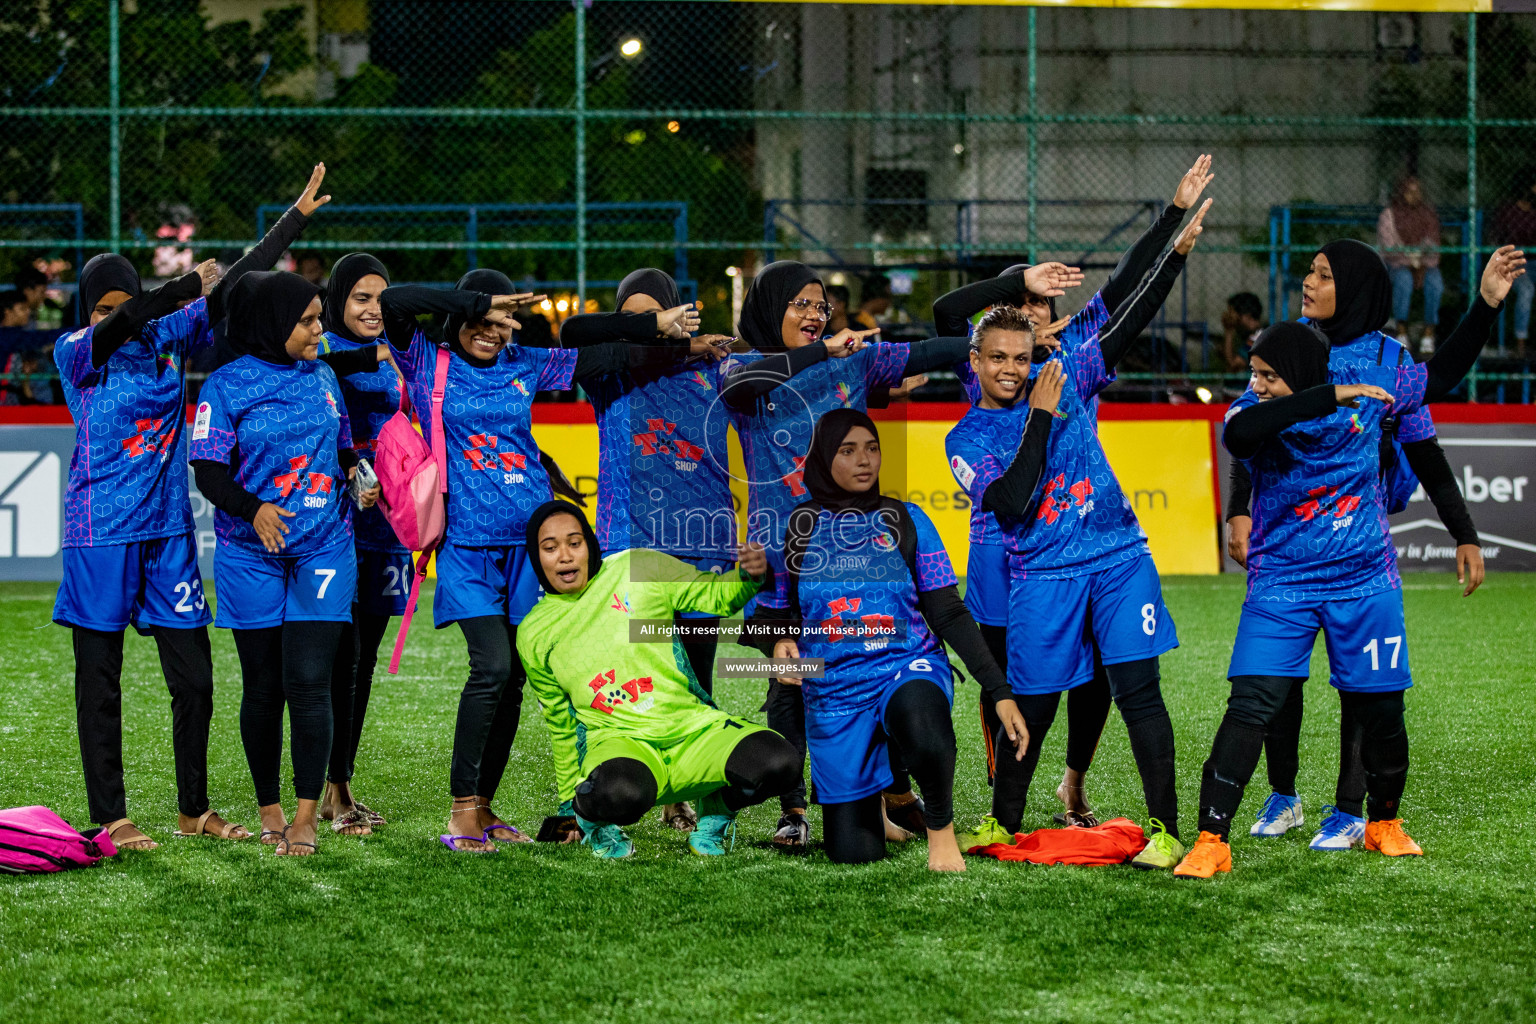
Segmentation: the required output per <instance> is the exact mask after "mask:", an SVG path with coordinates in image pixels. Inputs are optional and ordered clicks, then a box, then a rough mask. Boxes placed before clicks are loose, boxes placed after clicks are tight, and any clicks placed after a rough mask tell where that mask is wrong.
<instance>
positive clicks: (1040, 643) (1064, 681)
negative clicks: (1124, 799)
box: [946, 200, 1211, 868]
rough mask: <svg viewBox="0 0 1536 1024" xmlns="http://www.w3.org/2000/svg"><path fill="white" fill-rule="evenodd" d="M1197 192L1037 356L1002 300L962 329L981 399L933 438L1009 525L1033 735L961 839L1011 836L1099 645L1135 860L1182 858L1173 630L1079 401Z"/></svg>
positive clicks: (1019, 650) (1145, 308)
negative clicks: (1159, 237) (1120, 725)
mask: <svg viewBox="0 0 1536 1024" xmlns="http://www.w3.org/2000/svg"><path fill="white" fill-rule="evenodd" d="M1210 205H1211V201H1210V200H1206V201H1205V203H1204V204H1202V205H1201V207H1200V209H1199V211H1198V212H1197V213H1196V214H1195V216H1194V219H1193V220H1191V221H1190V223H1189V225H1188V226H1187V227H1186V228H1185V229H1184V231H1183V232H1182V234H1180V236H1179V238H1178V239H1177V240H1176V241H1175V243H1174V245H1173V247H1172V248H1171V249H1168V250H1167V251H1165V252H1164V253H1163V254H1162V255H1161V256H1160V257H1159V258H1158V260H1157V262H1156V263H1155V264H1154V265H1153V268H1152V270H1151V271H1149V272H1148V274H1147V276H1146V278H1145V279H1144V280H1142V282H1141V283H1140V284H1139V285H1138V286H1137V288H1136V290H1135V291H1134V292H1133V293H1132V295H1131V297H1130V298H1129V299H1128V300H1127V301H1126V302H1125V303H1124V304H1123V305H1121V307H1120V308H1119V309H1118V310H1117V311H1116V312H1115V314H1114V315H1113V316H1111V317H1110V319H1109V321H1108V322H1107V323H1106V324H1105V326H1104V328H1103V329H1102V330H1101V331H1100V332H1098V334H1097V336H1096V337H1093V338H1090V339H1089V340H1087V341H1085V342H1083V343H1082V344H1081V345H1078V346H1075V347H1073V348H1062V349H1060V350H1058V351H1056V352H1054V353H1048V355H1049V358H1048V359H1047V360H1046V361H1045V362H1042V363H1035V362H1034V361H1033V360H1034V358H1035V351H1036V346H1035V339H1034V336H1033V322H1032V321H1031V320H1030V319H1028V318H1027V317H1025V316H1023V315H1022V314H1021V313H1020V312H1019V311H1018V310H1015V309H1012V308H1009V307H999V308H997V309H994V310H993V311H992V312H991V313H989V314H988V315H987V317H984V318H983V319H982V321H981V323H980V324H979V325H978V326H977V329H976V331H975V332H974V333H973V335H972V344H973V354H972V356H971V365H972V367H973V369H974V370H975V372H976V375H977V377H978V379H979V381H980V382H981V384H982V387H983V391H984V396H985V399H986V400H985V402H984V403H981V404H978V405H976V406H974V407H973V408H972V409H971V410H970V411H969V412H967V413H966V415H965V417H963V418H962V419H961V420H960V422H959V423H958V424H957V425H956V426H955V429H954V430H952V431H950V433H949V435H948V438H947V439H946V448H947V451H948V454H949V456H950V463H951V466H952V468H953V470H954V472H955V474H956V476H957V478H958V479H960V480H961V481H962V483H963V484H964V485H965V486H966V488H967V490H968V491H971V492H972V493H974V494H977V495H979V496H980V503H981V505H982V508H983V509H984V510H986V511H990V512H993V513H995V514H996V515H997V517H998V522H999V523H1000V524H1001V525H1002V527H1003V528H1004V529H1005V530H1006V532H1007V543H1008V564H1009V575H1010V586H1009V602H1008V609H1009V622H1008V638H1009V644H1010V647H1011V648H1012V649H1011V650H1010V651H1009V658H1008V681H1009V684H1010V685H1011V687H1012V689H1013V692H1014V694H1015V696H1016V698H1019V699H1020V710H1021V711H1022V712H1023V714H1024V719H1025V721H1026V723H1028V726H1029V732H1030V736H1031V738H1032V740H1033V742H1032V743H1031V748H1030V750H1029V752H1028V753H1027V754H1026V755H1025V757H1024V758H1023V759H1022V760H1018V761H1012V762H1011V761H1009V760H1008V759H1006V758H1004V759H1000V760H999V761H998V762H997V779H996V782H995V783H994V787H993V793H992V802H993V807H992V814H991V815H988V816H987V817H985V818H983V819H982V823H981V827H980V828H978V829H977V830H976V831H975V832H973V833H972V834H971V835H969V836H967V837H966V838H965V840H964V841H963V842H962V848H964V849H975V848H977V847H980V846H987V845H991V844H992V843H998V842H1010V841H1011V839H1012V836H1013V833H1014V831H1015V830H1016V829H1017V828H1018V825H1019V821H1020V819H1021V817H1022V815H1023V811H1024V802H1025V798H1026V796H1027V793H1028V788H1029V783H1030V781H1031V778H1032V776H1033V774H1034V769H1035V765H1036V763H1037V761H1038V757H1039V747H1040V743H1041V742H1042V741H1043V739H1044V736H1045V733H1046V732H1047V731H1048V730H1049V728H1050V725H1051V721H1052V720H1053V719H1054V717H1055V713H1056V708H1057V704H1058V702H1059V700H1060V694H1061V693H1062V691H1065V690H1070V689H1072V688H1074V687H1077V686H1081V685H1083V684H1085V683H1088V682H1089V681H1090V680H1091V679H1092V678H1093V672H1094V650H1095V648H1097V651H1098V653H1099V657H1100V660H1101V661H1102V663H1103V665H1104V668H1105V672H1106V674H1107V675H1108V678H1109V686H1110V691H1111V694H1112V696H1113V697H1114V700H1115V703H1116V704H1117V705H1118V706H1119V708H1120V713H1121V717H1122V718H1123V719H1124V721H1125V724H1126V728H1127V730H1128V732H1129V733H1130V740H1131V750H1132V753H1133V754H1134V756H1135V758H1136V766H1137V770H1138V771H1139V772H1140V774H1141V779H1142V787H1143V791H1144V793H1145V795H1146V800H1147V808H1148V812H1149V814H1150V816H1151V820H1152V824H1153V826H1154V828H1156V829H1157V831H1156V833H1155V834H1154V835H1153V836H1152V839H1151V841H1150V842H1149V843H1148V845H1147V847H1146V849H1145V850H1143V851H1142V853H1141V854H1139V855H1138V856H1137V858H1136V861H1135V863H1136V865H1137V866H1138V867H1143V868H1171V867H1173V865H1174V864H1176V863H1177V862H1178V858H1179V857H1180V856H1182V855H1183V847H1182V846H1181V845H1180V844H1179V841H1178V821H1177V816H1178V796H1177V793H1176V791H1175V788H1174V776H1173V770H1174V762H1173V726H1172V724H1171V723H1170V721H1169V719H1168V712H1167V709H1166V708H1165V706H1164V704H1163V698H1162V691H1161V688H1160V685H1159V679H1160V673H1159V670H1158V661H1157V659H1158V656H1159V655H1161V654H1163V653H1164V652H1166V651H1168V650H1171V649H1172V648H1174V647H1176V646H1177V645H1178V636H1177V634H1176V633H1175V631H1174V627H1173V623H1172V621H1171V618H1170V616H1169V615H1168V613H1167V609H1166V608H1165V607H1164V605H1163V599H1162V588H1161V586H1160V584H1159V581H1158V576H1157V568H1156V566H1155V565H1154V564H1153V562H1152V556H1151V553H1150V552H1149V551H1148V549H1147V543H1146V535H1145V534H1144V533H1143V532H1142V530H1141V527H1140V525H1139V524H1138V523H1137V521H1136V515H1135V513H1134V512H1133V511H1132V509H1131V504H1130V501H1129V500H1128V499H1127V498H1126V496H1125V493H1124V492H1123V491H1122V490H1121V488H1120V484H1119V481H1118V480H1117V479H1116V478H1115V475H1114V472H1113V471H1112V470H1111V469H1110V466H1109V461H1108V459H1107V458H1106V457H1105V455H1104V449H1103V445H1102V444H1101V442H1100V440H1099V436H1098V430H1097V427H1096V410H1095V408H1094V407H1093V406H1092V405H1091V404H1090V403H1091V402H1092V401H1093V399H1094V398H1095V396H1097V395H1098V393H1099V392H1100V391H1102V390H1103V389H1104V388H1105V387H1107V386H1108V385H1109V384H1110V382H1112V381H1113V380H1114V367H1115V365H1116V364H1117V363H1118V362H1119V361H1120V359H1121V358H1123V357H1124V355H1125V354H1126V352H1128V351H1129V350H1130V347H1131V344H1132V342H1134V341H1135V340H1136V338H1137V337H1138V336H1139V334H1140V333H1141V331H1142V329H1143V328H1145V327H1146V325H1147V324H1148V323H1150V321H1151V319H1152V317H1153V315H1155V313H1156V311H1157V309H1158V307H1159V306H1161V305H1162V303H1163V300H1164V299H1165V298H1166V297H1167V295H1168V291H1169V290H1170V289H1171V288H1172V286H1173V282H1174V280H1175V279H1176V278H1177V277H1178V274H1179V272H1180V270H1182V269H1183V266H1184V260H1185V257H1186V256H1187V254H1188V253H1189V251H1190V250H1191V249H1192V248H1193V247H1194V245H1195V240H1196V239H1197V238H1198V237H1199V236H1200V233H1201V231H1202V226H1201V225H1202V221H1203V220H1204V217H1205V214H1206V211H1208V210H1209V209H1210ZM1026 395H1028V398H1027V400H1024V401H1021V399H1025V396H1026Z"/></svg>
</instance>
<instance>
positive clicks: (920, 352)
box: [901, 331, 971, 377]
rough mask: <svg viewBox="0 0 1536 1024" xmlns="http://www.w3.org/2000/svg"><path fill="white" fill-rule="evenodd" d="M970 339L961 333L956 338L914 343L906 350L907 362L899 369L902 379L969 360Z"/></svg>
mask: <svg viewBox="0 0 1536 1024" xmlns="http://www.w3.org/2000/svg"><path fill="white" fill-rule="evenodd" d="M970 354H971V339H970V338H968V337H965V332H964V331H961V332H960V335H959V336H956V337H939V338H929V339H928V340H927V341H914V342H912V344H911V347H910V348H909V349H908V350H907V362H906V364H905V365H904V366H902V368H901V375H902V376H903V377H915V376H916V375H917V374H919V373H927V372H928V371H929V370H947V369H949V368H950V367H951V366H954V365H955V364H956V363H958V362H962V361H964V360H966V359H969V358H970Z"/></svg>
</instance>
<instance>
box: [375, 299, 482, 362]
mask: <svg viewBox="0 0 1536 1024" xmlns="http://www.w3.org/2000/svg"><path fill="white" fill-rule="evenodd" d="M491 300H492V296H490V295H487V294H485V293H484V292H461V291H456V290H454V289H451V288H427V287H425V286H423V285H414V284H397V285H391V286H390V287H388V288H386V289H384V290H383V291H382V292H380V293H379V305H380V308H381V309H382V310H383V313H384V334H385V337H387V338H388V339H389V344H390V346H391V347H393V348H394V349H395V350H396V351H398V352H404V351H406V350H408V349H409V348H410V347H411V338H412V337H413V336H415V334H416V318H417V317H418V316H422V315H424V314H425V315H431V316H458V317H463V318H464V319H465V320H476V319H479V318H480V317H483V316H485V315H486V314H487V313H488V312H490V309H491Z"/></svg>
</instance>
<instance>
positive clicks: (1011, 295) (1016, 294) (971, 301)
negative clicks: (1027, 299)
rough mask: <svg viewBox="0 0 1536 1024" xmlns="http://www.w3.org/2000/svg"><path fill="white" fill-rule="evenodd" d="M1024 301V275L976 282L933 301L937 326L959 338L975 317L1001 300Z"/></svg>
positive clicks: (940, 331) (943, 333)
mask: <svg viewBox="0 0 1536 1024" xmlns="http://www.w3.org/2000/svg"><path fill="white" fill-rule="evenodd" d="M1023 301H1024V275H1023V274H1022V273H1013V274H1004V275H1002V276H1000V277H989V278H987V279H986V280H984V281H973V282H971V283H970V284H967V285H962V286H961V287H959V288H956V289H955V290H954V291H952V292H946V293H945V294H943V295H940V296H939V297H938V298H937V299H935V300H934V303H933V325H934V329H935V330H936V331H938V332H939V334H940V336H942V337H959V336H960V335H963V334H965V333H966V332H967V331H969V329H970V326H971V317H973V316H975V315H976V314H977V313H980V312H981V311H982V310H984V309H986V308H987V307H988V306H995V305H997V304H998V303H1000V302H1007V303H1012V304H1014V305H1017V304H1019V303H1021V302H1023Z"/></svg>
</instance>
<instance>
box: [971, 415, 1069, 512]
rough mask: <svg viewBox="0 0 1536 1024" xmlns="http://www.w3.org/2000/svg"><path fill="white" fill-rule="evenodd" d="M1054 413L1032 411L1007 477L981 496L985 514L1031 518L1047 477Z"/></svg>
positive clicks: (1026, 421)
mask: <svg viewBox="0 0 1536 1024" xmlns="http://www.w3.org/2000/svg"><path fill="white" fill-rule="evenodd" d="M1051 419H1052V417H1051V414H1050V413H1048V412H1046V411H1045V410H1044V409H1031V410H1030V411H1029V418H1028V419H1027V420H1025V421H1024V436H1023V437H1021V438H1019V448H1018V451H1017V452H1015V453H1014V456H1013V461H1012V462H1010V463H1009V464H1008V468H1007V469H1005V470H1004V471H1003V475H1002V476H1000V477H998V478H997V479H996V480H993V481H992V482H991V483H990V484H988V485H987V489H986V490H985V491H983V492H982V494H981V507H982V510H983V511H985V512H992V513H995V514H997V515H1003V516H1010V517H1012V518H1014V519H1023V518H1027V514H1028V512H1029V509H1030V508H1031V506H1033V504H1034V497H1035V489H1036V488H1037V487H1039V486H1040V478H1041V476H1043V475H1044V474H1045V456H1046V449H1047V446H1048V445H1049V444H1050V440H1051Z"/></svg>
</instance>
